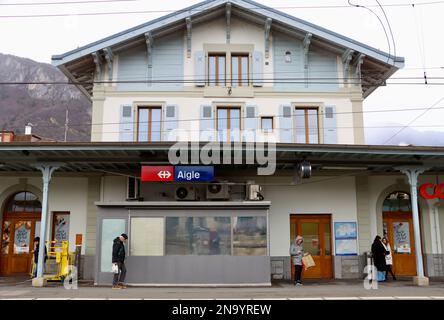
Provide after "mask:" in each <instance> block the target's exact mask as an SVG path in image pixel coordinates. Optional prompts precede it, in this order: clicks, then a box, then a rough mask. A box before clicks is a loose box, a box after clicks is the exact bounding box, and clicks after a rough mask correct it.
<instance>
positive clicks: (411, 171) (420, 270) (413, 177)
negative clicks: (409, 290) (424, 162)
mask: <svg viewBox="0 0 444 320" xmlns="http://www.w3.org/2000/svg"><path fill="white" fill-rule="evenodd" d="M397 169H398V170H399V171H401V172H402V173H404V174H405V175H406V176H407V178H408V180H409V184H410V200H411V202H412V215H413V233H414V236H415V248H416V252H415V256H416V277H414V278H413V284H415V285H418V286H427V285H429V279H428V278H427V277H425V276H424V264H423V259H422V248H421V231H420V227H419V214H418V212H419V210H418V176H419V175H420V174H421V173H423V172H424V171H426V170H428V169H429V168H427V167H408V166H406V167H399V168H397Z"/></svg>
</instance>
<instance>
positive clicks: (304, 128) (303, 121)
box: [295, 107, 319, 143]
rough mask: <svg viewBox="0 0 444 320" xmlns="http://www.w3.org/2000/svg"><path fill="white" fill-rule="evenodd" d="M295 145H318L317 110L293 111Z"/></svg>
mask: <svg viewBox="0 0 444 320" xmlns="http://www.w3.org/2000/svg"><path fill="white" fill-rule="evenodd" d="M295 133H296V143H319V117H318V108H299V107H297V108H296V110H295Z"/></svg>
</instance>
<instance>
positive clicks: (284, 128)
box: [279, 105, 293, 143]
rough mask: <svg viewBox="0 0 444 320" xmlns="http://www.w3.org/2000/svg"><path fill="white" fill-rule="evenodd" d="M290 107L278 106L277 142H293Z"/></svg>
mask: <svg viewBox="0 0 444 320" xmlns="http://www.w3.org/2000/svg"><path fill="white" fill-rule="evenodd" d="M292 109H293V108H292V106H291V105H280V106H279V135H280V139H279V142H282V143H292V142H293V117H292Z"/></svg>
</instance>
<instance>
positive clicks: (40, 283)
mask: <svg viewBox="0 0 444 320" xmlns="http://www.w3.org/2000/svg"><path fill="white" fill-rule="evenodd" d="M46 283H47V282H46V279H45V278H33V279H32V286H33V287H45V286H46Z"/></svg>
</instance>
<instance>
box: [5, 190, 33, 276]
mask: <svg viewBox="0 0 444 320" xmlns="http://www.w3.org/2000/svg"><path fill="white" fill-rule="evenodd" d="M40 216H41V204H40V201H39V200H38V199H37V196H35V195H34V194H32V193H30V192H19V193H17V194H15V195H13V196H12V197H11V198H10V199H9V201H8V203H7V204H6V206H5V212H4V213H3V222H2V226H1V250H0V274H2V275H16V274H26V273H29V272H30V270H31V264H32V256H33V251H34V237H36V236H39V233H40Z"/></svg>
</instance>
